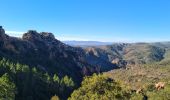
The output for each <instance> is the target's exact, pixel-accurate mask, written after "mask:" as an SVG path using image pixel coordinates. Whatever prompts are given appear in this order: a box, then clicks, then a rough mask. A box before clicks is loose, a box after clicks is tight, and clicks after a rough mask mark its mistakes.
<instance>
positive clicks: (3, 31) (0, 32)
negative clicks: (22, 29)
mask: <svg viewBox="0 0 170 100" xmlns="http://www.w3.org/2000/svg"><path fill="white" fill-rule="evenodd" d="M0 34H5V30H4V29H3V27H2V26H0Z"/></svg>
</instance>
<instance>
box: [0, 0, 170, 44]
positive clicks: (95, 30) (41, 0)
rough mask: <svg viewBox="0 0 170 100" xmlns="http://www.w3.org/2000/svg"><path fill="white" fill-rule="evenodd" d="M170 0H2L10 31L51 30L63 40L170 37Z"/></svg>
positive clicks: (1, 13)
mask: <svg viewBox="0 0 170 100" xmlns="http://www.w3.org/2000/svg"><path fill="white" fill-rule="evenodd" d="M169 5H170V0H1V1H0V24H1V25H2V26H3V27H4V28H5V30H6V31H7V33H8V34H10V35H12V36H21V34H22V33H23V32H26V31H27V30H29V29H34V30H37V31H38V32H41V31H48V32H52V33H54V34H55V36H56V38H57V39H59V40H93V41H107V42H108V41H109V42H141V41H143V42H155V41H170V6H169Z"/></svg>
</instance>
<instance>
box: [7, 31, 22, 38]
mask: <svg viewBox="0 0 170 100" xmlns="http://www.w3.org/2000/svg"><path fill="white" fill-rule="evenodd" d="M5 33H6V34H8V35H10V36H14V37H22V35H23V34H24V33H25V32H19V31H5Z"/></svg>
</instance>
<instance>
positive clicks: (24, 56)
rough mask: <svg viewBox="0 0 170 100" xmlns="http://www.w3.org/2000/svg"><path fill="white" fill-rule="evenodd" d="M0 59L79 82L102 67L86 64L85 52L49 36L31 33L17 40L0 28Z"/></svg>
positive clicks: (32, 31) (50, 34)
mask: <svg viewBox="0 0 170 100" xmlns="http://www.w3.org/2000/svg"><path fill="white" fill-rule="evenodd" d="M0 57H1V58H2V57H4V58H7V59H11V60H13V61H16V62H20V63H23V64H28V65H30V66H36V67H38V68H39V69H41V70H44V71H48V72H50V73H52V74H53V73H57V74H58V75H59V76H63V75H69V76H71V77H72V78H73V79H75V80H79V79H80V78H81V77H82V76H84V75H89V74H92V73H94V72H100V68H99V67H97V66H95V65H92V64H90V63H88V62H87V61H86V55H85V52H84V51H83V50H82V49H81V48H74V47H71V46H68V45H66V44H64V43H62V42H60V41H59V40H57V39H55V37H54V35H53V34H52V33H49V32H41V33H38V32H36V31H34V30H30V31H28V32H27V33H24V35H23V36H22V38H14V37H10V36H8V35H6V34H5V30H4V29H3V28H2V27H0Z"/></svg>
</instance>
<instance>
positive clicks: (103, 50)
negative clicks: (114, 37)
mask: <svg viewBox="0 0 170 100" xmlns="http://www.w3.org/2000/svg"><path fill="white" fill-rule="evenodd" d="M167 46H168V45H163V44H162V45H161V44H159V45H158V44H156V43H155V44H150V43H132V44H124V43H118V44H113V45H106V46H91V47H86V48H84V49H85V51H86V53H88V54H93V55H95V56H96V57H98V58H99V59H100V60H103V61H107V62H110V63H112V64H117V66H119V67H123V66H126V65H128V64H145V63H153V62H159V61H161V60H163V59H164V55H165V52H166V51H167V50H168V49H167ZM99 59H98V60H99Z"/></svg>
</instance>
